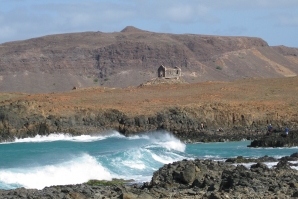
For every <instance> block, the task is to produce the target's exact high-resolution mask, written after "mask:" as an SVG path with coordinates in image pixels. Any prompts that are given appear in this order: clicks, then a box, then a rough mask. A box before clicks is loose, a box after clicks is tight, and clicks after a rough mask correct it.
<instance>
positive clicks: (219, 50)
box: [0, 27, 298, 93]
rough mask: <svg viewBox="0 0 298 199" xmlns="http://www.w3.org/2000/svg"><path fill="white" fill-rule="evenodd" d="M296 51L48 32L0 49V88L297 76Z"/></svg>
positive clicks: (238, 42) (255, 43)
mask: <svg viewBox="0 0 298 199" xmlns="http://www.w3.org/2000/svg"><path fill="white" fill-rule="evenodd" d="M297 54H298V49H296V48H287V47H285V46H280V47H270V46H268V44H267V43H266V42H265V41H264V40H262V39H260V38H252V37H223V36H208V35H194V34H181V35H176V34H164V33H154V32H148V31H143V30H140V29H137V28H135V27H126V28H124V29H123V30H122V31H121V32H113V33H103V32H84V33H71V34H60V35H50V36H45V37H40V38H34V39H29V40H24V41H16V42H9V43H4V44H1V45H0V91H2V92H3V91H7V92H27V93H46V92H57V91H68V90H71V89H72V88H73V87H74V86H76V87H77V88H84V87H90V86H94V85H102V86H108V87H127V86H137V85H140V84H141V83H144V82H146V81H149V80H151V79H152V78H155V77H157V68H158V67H159V66H160V65H161V64H163V65H165V66H167V67H174V66H178V67H180V68H181V69H182V75H183V79H185V81H187V82H189V83H193V82H204V81H214V80H216V81H230V80H235V79H241V78H248V77H261V78H268V77H288V76H296V75H297V73H298V67H297V65H298V57H297Z"/></svg>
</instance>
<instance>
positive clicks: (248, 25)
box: [0, 0, 298, 46]
mask: <svg viewBox="0 0 298 199" xmlns="http://www.w3.org/2000/svg"><path fill="white" fill-rule="evenodd" d="M1 3H2V4H1V7H0V28H1V29H0V30H1V31H0V43H2V42H4V41H9V40H19V39H26V38H31V37H36V36H42V35H48V34H54V33H65V32H84V31H98V30H99V31H103V32H110V31H120V30H121V29H123V28H124V27H125V26H127V25H133V26H136V27H138V28H141V29H145V30H149V31H165V32H173V33H194V34H218V35H220V34H222V33H224V34H226V35H233V34H236V35H239V34H240V35H247V36H251V35H253V36H258V35H260V37H261V36H263V35H265V36H266V34H262V32H261V31H262V29H264V26H265V27H266V29H267V30H268V31H270V32H271V33H272V34H274V32H276V30H275V29H274V28H276V27H277V26H276V25H279V26H283V28H286V27H293V26H294V27H297V23H298V22H297V21H298V19H297V18H298V13H297V7H298V0H225V1H219V0H208V1H206V0H183V1H181V0H162V1H161V0H149V1H148V0H84V1H82V0H76V1H74V0H63V1H61V0H42V1H40V0H3V1H1ZM282 13H286V14H282ZM254 30H257V32H255V31H254ZM284 30H285V32H287V31H288V32H289V33H290V31H292V32H293V30H289V29H284ZM264 31H265V30H264ZM292 32H291V35H294V34H293V33H292ZM263 33H264V32H263ZM264 39H265V40H266V38H264ZM292 40H293V39H292ZM279 43H282V42H279ZM297 46H298V43H297Z"/></svg>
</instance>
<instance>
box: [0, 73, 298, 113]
mask: <svg viewBox="0 0 298 199" xmlns="http://www.w3.org/2000/svg"><path fill="white" fill-rule="evenodd" d="M297 85H298V77H290V78H274V79H245V80H239V81H235V82H205V83H196V84H160V85H152V86H142V87H129V88H125V89H111V88H103V87H92V88H86V89H78V90H73V91H70V92H65V93H52V94H35V95H24V94H4V93H2V94H1V95H0V99H1V101H2V102H1V103H2V104H5V103H11V102H13V101H16V100H24V101H30V103H31V105H32V107H31V109H34V110H35V111H41V110H42V111H43V112H44V113H49V114H67V113H69V112H72V111H76V110H78V109H79V110H88V109H89V110H100V109H110V108H113V109H118V110H120V111H123V112H125V113H126V114H134V115H138V114H146V115H148V114H154V113H155V112H156V111H158V110H161V109H163V108H164V107H172V106H184V107H186V106H190V107H193V106H201V105H206V104H214V103H223V104H229V105H233V106H242V107H243V109H250V108H254V109H256V108H257V109H260V110H263V109H272V110H275V109H276V110H279V112H288V111H290V112H296V113H297V112H298V98H297V97H298V86H297ZM8 99H9V101H4V100H8Z"/></svg>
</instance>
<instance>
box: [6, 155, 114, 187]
mask: <svg viewBox="0 0 298 199" xmlns="http://www.w3.org/2000/svg"><path fill="white" fill-rule="evenodd" d="M90 179H100V180H111V179H112V177H111V174H110V172H109V171H108V170H107V169H105V168H104V167H103V166H102V165H101V164H100V163H98V162H97V161H96V159H95V158H93V157H91V156H90V155H87V154H84V155H82V156H81V157H78V158H75V159H73V160H71V161H68V162H64V163H60V164H57V165H47V166H40V167H32V168H14V169H5V170H0V181H1V182H3V183H5V184H12V185H19V186H20V185H21V186H23V187H25V188H37V189H43V188H44V187H46V186H51V185H67V184H78V183H84V182H87V181H88V180H90Z"/></svg>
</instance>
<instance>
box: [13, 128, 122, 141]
mask: <svg viewBox="0 0 298 199" xmlns="http://www.w3.org/2000/svg"><path fill="white" fill-rule="evenodd" d="M109 137H123V135H120V133H118V132H117V131H108V132H104V133H101V134H98V135H79V136H72V135H70V134H67V133H53V134H49V135H36V136H35V137H32V138H21V139H18V138H17V139H15V143H24V142H54V141H72V142H94V141H98V140H104V139H107V138H109Z"/></svg>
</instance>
